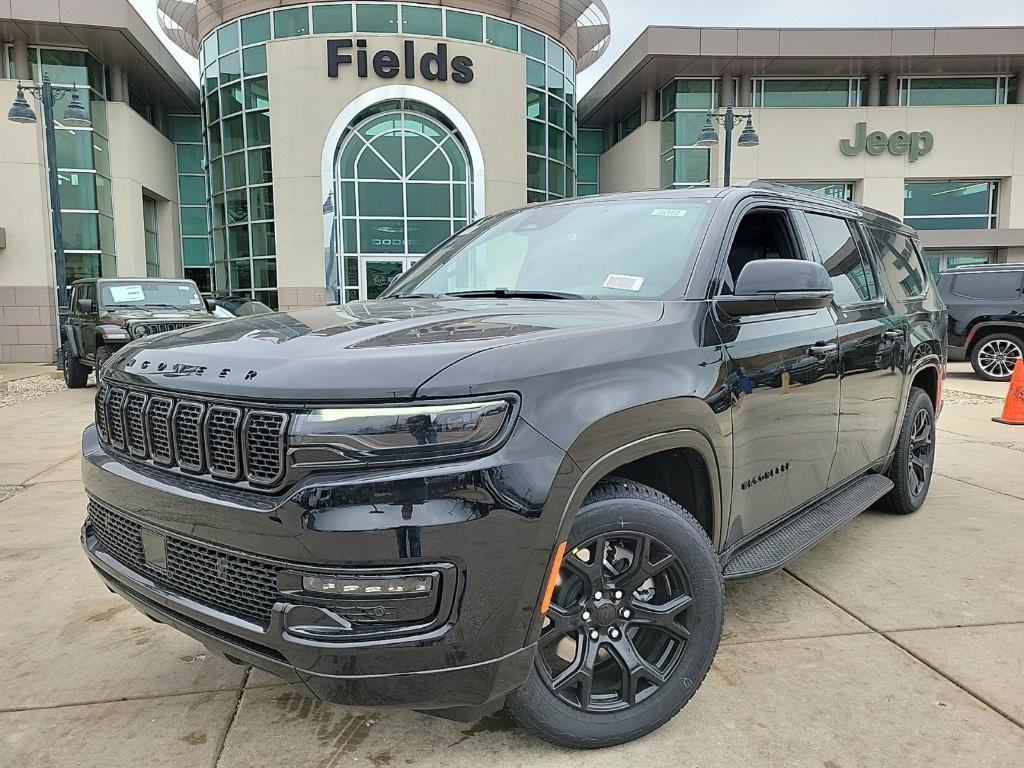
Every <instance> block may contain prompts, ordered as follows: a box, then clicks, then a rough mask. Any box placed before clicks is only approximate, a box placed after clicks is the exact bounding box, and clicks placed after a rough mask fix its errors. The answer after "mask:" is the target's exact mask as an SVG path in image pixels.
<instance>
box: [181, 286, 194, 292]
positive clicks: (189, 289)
mask: <svg viewBox="0 0 1024 768" xmlns="http://www.w3.org/2000/svg"><path fill="white" fill-rule="evenodd" d="M178 290H179V291H191V290H192V286H191V285H179V286H178Z"/></svg>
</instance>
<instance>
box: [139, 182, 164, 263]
mask: <svg viewBox="0 0 1024 768" xmlns="http://www.w3.org/2000/svg"><path fill="white" fill-rule="evenodd" d="M142 230H143V238H144V240H145V248H146V277H160V230H159V226H158V225H157V211H156V200H154V199H153V198H151V197H146V196H145V195H143V196H142Z"/></svg>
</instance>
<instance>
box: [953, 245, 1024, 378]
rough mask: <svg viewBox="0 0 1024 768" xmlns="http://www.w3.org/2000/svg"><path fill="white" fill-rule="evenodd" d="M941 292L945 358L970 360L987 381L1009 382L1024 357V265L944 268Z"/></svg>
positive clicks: (975, 369)
mask: <svg viewBox="0 0 1024 768" xmlns="http://www.w3.org/2000/svg"><path fill="white" fill-rule="evenodd" d="M939 293H940V294H941V295H942V300H943V301H944V302H945V303H946V309H947V310H948V311H949V359H950V360H970V361H971V366H972V367H973V368H974V371H975V373H977V374H978V375H979V376H981V377H982V378H985V379H988V380H989V381H1009V380H1010V377H1011V376H1012V375H1013V367H1014V364H1015V363H1016V362H1017V360H1019V359H1020V358H1021V357H1024V264H982V265H977V264H976V265H965V266H962V267H953V268H951V269H947V270H945V271H944V272H942V274H941V275H939Z"/></svg>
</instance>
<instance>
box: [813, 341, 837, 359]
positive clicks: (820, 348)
mask: <svg viewBox="0 0 1024 768" xmlns="http://www.w3.org/2000/svg"><path fill="white" fill-rule="evenodd" d="M837 349H839V345H838V344H826V343H825V342H823V341H822V342H819V343H817V344H815V345H813V346H812V347H811V348H810V349H808V350H807V351H808V352H810V353H811V354H812V355H815V356H816V357H825V355H830V354H832V353H833V352H835V351H836V350H837Z"/></svg>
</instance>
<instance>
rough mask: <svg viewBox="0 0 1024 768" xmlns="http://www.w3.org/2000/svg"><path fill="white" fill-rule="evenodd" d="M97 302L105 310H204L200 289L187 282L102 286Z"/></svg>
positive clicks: (152, 281) (132, 283)
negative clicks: (126, 308)
mask: <svg viewBox="0 0 1024 768" xmlns="http://www.w3.org/2000/svg"><path fill="white" fill-rule="evenodd" d="M100 301H101V302H102V304H103V306H104V307H146V308H157V309H191V310H200V309H204V304H203V299H202V297H201V296H200V295H199V289H198V288H196V284H195V283H193V282H192V281H190V280H182V281H181V282H173V281H157V280H125V281H123V282H121V281H118V282H116V283H101V284H100Z"/></svg>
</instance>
